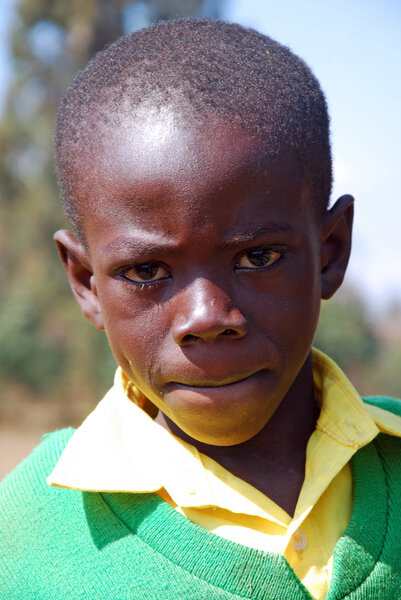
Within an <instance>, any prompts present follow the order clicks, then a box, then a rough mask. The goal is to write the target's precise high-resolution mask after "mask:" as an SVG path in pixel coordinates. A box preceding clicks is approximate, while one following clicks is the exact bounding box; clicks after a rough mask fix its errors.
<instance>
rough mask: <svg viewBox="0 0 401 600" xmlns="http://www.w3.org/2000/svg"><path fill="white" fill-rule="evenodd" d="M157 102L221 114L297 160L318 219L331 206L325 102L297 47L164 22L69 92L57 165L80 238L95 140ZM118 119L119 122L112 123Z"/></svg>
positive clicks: (200, 23)
mask: <svg viewBox="0 0 401 600" xmlns="http://www.w3.org/2000/svg"><path fill="white" fill-rule="evenodd" d="M149 98H152V99H154V102H155V103H156V104H158V105H159V107H160V106H162V105H168V104H170V103H171V102H173V103H177V98H178V99H179V100H178V102H180V103H181V104H182V105H185V110H190V111H191V112H192V114H195V115H196V117H197V119H198V118H200V119H202V118H205V119H207V116H208V115H210V113H212V114H214V115H215V116H216V117H217V118H219V119H222V120H223V121H233V120H235V122H237V123H238V122H239V123H240V124H241V126H242V127H244V128H246V129H248V130H249V131H251V132H254V133H256V134H257V135H259V136H261V137H262V140H263V138H265V139H266V141H267V142H268V144H269V147H271V148H274V149H275V152H279V151H280V149H283V148H284V150H285V151H289V152H292V153H293V155H294V157H295V159H296V161H297V164H298V165H299V168H300V173H301V175H302V178H303V180H304V181H305V183H307V184H308V185H309V186H310V189H311V192H312V196H313V200H314V202H315V203H316V207H317V210H318V211H319V212H320V213H321V214H322V213H323V212H324V211H325V210H326V209H327V206H328V203H329V198H330V193H331V185H332V165H331V150H330V141H329V117H328V112H327V105H326V101H325V97H324V94H323V92H322V90H321V88H320V85H319V82H318V81H317V79H316V78H315V77H314V75H313V74H312V72H311V70H310V69H309V67H308V66H307V65H306V64H305V63H304V62H303V61H302V60H301V59H300V58H299V57H298V56H296V55H295V54H294V53H293V52H291V50H290V49H289V48H287V47H286V46H283V45H281V44H279V43H278V42H276V41H274V40H272V39H271V38H269V37H268V36H266V35H263V34H261V33H258V32H257V31H255V30H253V29H247V28H245V27H242V26H240V25H237V24H233V23H226V22H223V21H218V20H207V19H179V20H176V21H165V22H160V23H157V24H154V25H151V26H150V27H148V28H145V29H142V30H140V31H136V32H134V33H131V34H129V35H127V36H124V37H122V38H120V39H118V40H117V41H116V42H114V43H113V44H111V45H110V46H108V47H107V48H106V49H104V50H102V51H101V52H98V53H97V54H96V55H95V56H94V57H93V58H92V60H91V61H90V62H89V63H88V65H87V66H86V67H85V68H84V69H83V70H82V71H80V72H79V73H78V74H77V75H76V76H75V78H74V80H73V82H72V83H71V85H70V86H69V88H68V89H67V91H66V93H65V95H64V97H63V99H62V101H61V104H60V109H59V113H58V118H57V128H56V135H55V146H56V165H57V172H58V179H59V184H60V188H61V194H62V199H63V205H64V209H65V212H66V214H67V217H68V218H69V220H70V222H71V224H72V226H73V229H74V232H75V234H76V235H77V236H78V238H80V239H81V240H82V238H83V229H82V222H81V215H80V210H79V206H78V200H77V199H76V198H74V194H73V191H72V190H73V187H74V164H75V163H76V161H77V154H78V152H77V151H78V150H79V149H81V151H82V149H83V148H85V147H88V146H87V142H88V139H89V138H90V136H91V134H92V132H93V131H94V130H96V128H98V127H99V126H100V125H101V124H104V125H105V126H106V127H107V124H108V123H109V124H113V119H114V123H115V119H116V118H117V119H118V115H119V113H124V114H126V111H127V107H128V110H131V109H133V108H134V107H136V106H139V105H140V104H141V103H143V102H144V101H146V100H148V99H149ZM111 115H114V116H113V117H112V116H111Z"/></svg>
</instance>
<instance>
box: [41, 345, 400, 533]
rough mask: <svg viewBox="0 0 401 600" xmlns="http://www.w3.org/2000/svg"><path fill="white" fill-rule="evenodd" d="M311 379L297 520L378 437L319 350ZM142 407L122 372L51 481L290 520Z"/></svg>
mask: <svg viewBox="0 0 401 600" xmlns="http://www.w3.org/2000/svg"><path fill="white" fill-rule="evenodd" d="M313 374H314V384H315V390H316V399H317V401H318V403H319V404H320V406H321V412H320V417H319V419H318V422H317V426H316V430H315V432H314V433H313V434H312V436H311V438H310V440H309V443H308V447H307V458H306V469H305V482H304V485H303V487H302V490H301V494H300V497H299V500H298V504H297V508H296V511H295V515H294V519H296V521H297V522H299V521H300V520H303V518H305V516H306V514H308V513H309V512H310V510H311V509H312V507H313V506H314V504H315V503H316V502H317V500H318V498H319V497H320V496H321V494H322V493H323V492H324V490H325V489H326V488H327V486H328V485H329V484H330V482H331V481H332V479H333V478H334V477H335V475H336V474H337V473H338V472H339V471H340V470H341V468H342V467H343V466H344V465H345V464H346V463H347V462H348V461H349V459H350V458H351V456H352V455H353V454H354V452H356V450H357V449H358V448H360V447H361V446H363V445H365V444H367V443H368V442H369V441H371V440H372V439H373V438H374V437H375V435H377V433H378V432H379V429H378V427H377V425H376V424H375V421H374V418H372V417H371V416H370V415H369V412H368V411H367V410H366V406H365V405H364V403H363V402H362V400H361V398H360V396H359V395H358V393H357V392H356V390H355V389H354V387H353V386H352V384H351V383H350V382H349V381H348V379H347V378H346V377H345V375H344V374H343V373H342V371H341V370H340V369H339V368H338V367H337V365H336V364H335V363H334V362H333V361H331V360H330V359H329V358H328V357H327V356H325V355H324V354H323V353H321V352H319V351H317V350H313ZM140 401H141V395H140V393H139V392H138V390H137V388H136V387H135V385H133V383H132V382H130V381H129V380H128V378H127V377H126V376H125V374H124V373H123V372H122V371H121V370H120V369H117V372H116V376H115V381H114V386H113V387H112V388H111V390H110V391H109V392H108V393H107V394H106V396H105V397H104V399H103V400H102V401H101V402H100V403H99V404H98V406H97V407H96V409H95V410H94V411H93V412H92V413H91V414H90V415H89V417H88V418H87V419H86V420H85V421H84V423H83V424H82V425H81V426H80V427H79V428H78V429H77V430H76V431H75V433H74V434H73V436H72V437H71V439H70V441H69V442H68V444H67V446H66V448H65V450H64V452H63V453H62V455H61V457H60V459H59V461H58V463H57V464H56V466H55V468H54V470H53V472H52V473H51V475H50V476H49V477H48V479H47V482H48V483H49V484H50V485H53V486H58V487H66V488H73V489H81V490H90V491H116V492H118V491H122V492H137V493H141V492H157V491H158V490H160V489H162V488H164V489H165V490H166V491H167V493H168V494H169V496H170V497H171V498H172V500H173V502H174V503H175V504H177V505H178V506H181V507H202V506H219V507H220V508H225V509H227V510H232V511H234V512H240V513H245V514H253V515H257V516H264V517H266V513H267V514H269V517H270V519H271V520H274V521H277V522H278V523H284V522H286V521H288V520H291V519H290V518H289V516H288V515H287V514H286V513H285V511H283V510H282V509H281V508H280V507H278V506H277V505H276V504H275V503H274V502H273V501H272V500H270V499H269V498H267V497H266V496H264V495H263V494H262V493H261V492H259V491H258V490H256V489H255V488H253V487H252V486H250V485H249V484H247V483H246V482H244V481H242V480H241V479H239V478H237V477H235V476H234V475H233V474H231V473H229V472H228V471H226V470H225V469H224V468H223V467H221V466H220V465H218V464H217V463H215V462H214V461H213V460H212V459H210V458H208V457H207V456H205V455H202V454H200V453H199V452H198V451H197V450H196V448H195V447H194V446H192V445H191V444H188V443H186V442H184V441H182V440H180V439H179V438H177V437H175V436H174V435H172V434H171V433H169V432H168V431H167V430H165V429H164V428H163V427H161V426H160V425H158V424H157V423H155V422H154V421H153V419H152V418H151V417H150V416H149V414H147V413H146V412H145V411H144V410H142V409H141V408H140V407H139V406H138V404H140ZM382 412H385V411H382ZM376 417H377V414H376ZM399 435H401V419H400V432H399ZM287 524H288V523H287Z"/></svg>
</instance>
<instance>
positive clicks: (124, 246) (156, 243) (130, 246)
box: [102, 234, 175, 254]
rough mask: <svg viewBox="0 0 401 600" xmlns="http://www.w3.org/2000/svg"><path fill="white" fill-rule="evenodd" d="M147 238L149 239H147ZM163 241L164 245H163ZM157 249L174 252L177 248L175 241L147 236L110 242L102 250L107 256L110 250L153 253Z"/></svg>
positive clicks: (151, 235) (152, 235) (157, 236)
mask: <svg viewBox="0 0 401 600" xmlns="http://www.w3.org/2000/svg"><path fill="white" fill-rule="evenodd" d="M146 238H147V239H146ZM161 240H163V241H162V243H161ZM155 248H157V249H158V250H172V249H174V248H175V244H174V242H173V240H166V238H163V237H161V236H160V235H154V234H145V235H143V236H142V235H141V237H138V238H133V237H132V238H121V239H117V240H114V241H113V242H110V244H107V245H106V246H104V248H102V252H103V254H106V253H107V252H109V251H110V250H117V251H119V252H123V251H128V252H132V251H135V252H144V253H146V252H151V251H152V250H154V249H155Z"/></svg>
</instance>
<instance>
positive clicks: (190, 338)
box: [181, 333, 197, 343]
mask: <svg viewBox="0 0 401 600" xmlns="http://www.w3.org/2000/svg"><path fill="white" fill-rule="evenodd" d="M196 339H197V336H196V335H192V333H187V334H186V335H184V337H183V338H182V340H181V342H184V343H186V342H193V341H194V340H196Z"/></svg>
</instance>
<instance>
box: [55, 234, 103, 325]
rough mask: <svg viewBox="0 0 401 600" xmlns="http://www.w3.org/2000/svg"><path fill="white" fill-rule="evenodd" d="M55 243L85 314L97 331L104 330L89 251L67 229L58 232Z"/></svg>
mask: <svg viewBox="0 0 401 600" xmlns="http://www.w3.org/2000/svg"><path fill="white" fill-rule="evenodd" d="M54 241H55V242H56V246H57V250H58V253H59V255H60V258H61V261H62V263H63V265H64V268H65V270H66V273H67V277H68V281H69V284H70V287H71V290H72V293H73V294H74V296H75V299H76V301H77V302H78V304H79V306H80V308H81V310H82V312H83V314H84V315H85V317H86V318H87V319H89V321H90V322H91V323H92V324H93V325H94V326H95V327H97V329H101V330H103V329H104V323H103V316H102V312H101V310H100V303H99V298H98V295H97V290H96V284H95V279H94V276H93V273H92V269H91V265H90V260H89V256H88V252H87V250H86V249H85V248H84V246H83V244H81V242H79V241H78V240H77V239H76V238H75V237H74V236H73V235H72V233H70V232H69V231H67V230H66V229H60V230H59V231H56V233H55V234H54Z"/></svg>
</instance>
